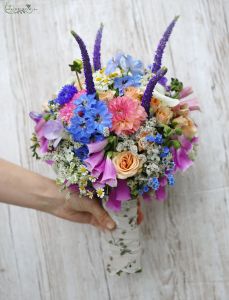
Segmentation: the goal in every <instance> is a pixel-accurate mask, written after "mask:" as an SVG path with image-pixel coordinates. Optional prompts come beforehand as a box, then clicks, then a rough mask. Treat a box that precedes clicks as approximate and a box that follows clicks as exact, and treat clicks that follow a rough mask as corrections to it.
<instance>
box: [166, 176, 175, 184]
mask: <svg viewBox="0 0 229 300" xmlns="http://www.w3.org/2000/svg"><path fill="white" fill-rule="evenodd" d="M167 180H168V184H169V185H174V184H175V178H174V176H173V174H168V175H167Z"/></svg>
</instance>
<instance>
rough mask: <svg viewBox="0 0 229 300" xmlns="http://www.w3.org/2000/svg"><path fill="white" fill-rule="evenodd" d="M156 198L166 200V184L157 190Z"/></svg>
mask: <svg viewBox="0 0 229 300" xmlns="http://www.w3.org/2000/svg"><path fill="white" fill-rule="evenodd" d="M155 195H156V200H158V201H164V200H165V199H166V196H167V195H166V190H165V187H164V186H160V187H159V189H158V190H157V191H155Z"/></svg>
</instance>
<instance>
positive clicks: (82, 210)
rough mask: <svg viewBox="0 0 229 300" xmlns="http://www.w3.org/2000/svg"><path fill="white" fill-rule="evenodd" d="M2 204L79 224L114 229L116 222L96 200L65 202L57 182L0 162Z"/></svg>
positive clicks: (82, 198) (76, 195) (73, 195)
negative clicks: (31, 209) (25, 208)
mask: <svg viewBox="0 0 229 300" xmlns="http://www.w3.org/2000/svg"><path fill="white" fill-rule="evenodd" d="M0 202H4V203H7V204H14V205H18V206H22V207H28V208H33V209H36V210H40V211H43V212H47V213H50V214H52V215H54V216H57V217H60V218H63V219H66V220H69V221H73V222H78V223H87V224H91V225H94V226H96V227H98V228H100V229H105V228H106V229H109V230H112V229H114V228H115V223H114V221H113V220H112V219H111V217H110V216H109V215H108V214H107V212H106V211H105V210H104V209H103V208H102V207H101V205H100V204H99V202H98V201H96V200H95V199H89V198H86V197H79V195H78V194H77V193H73V194H72V195H71V199H70V200H66V197H65V193H64V192H60V191H59V187H58V186H57V185H56V183H55V181H54V180H51V179H49V178H46V177H44V176H41V175H39V174H36V173H34V172H31V171H28V170H26V169H24V168H22V167H19V166H17V165H14V164H12V163H9V162H7V161H4V160H1V159H0Z"/></svg>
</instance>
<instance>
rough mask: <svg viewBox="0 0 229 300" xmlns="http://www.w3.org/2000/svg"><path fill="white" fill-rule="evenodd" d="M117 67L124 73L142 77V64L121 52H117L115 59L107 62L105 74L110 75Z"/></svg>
mask: <svg viewBox="0 0 229 300" xmlns="http://www.w3.org/2000/svg"><path fill="white" fill-rule="evenodd" d="M118 67H120V68H122V70H124V71H125V72H126V73H128V72H131V74H132V75H133V76H135V75H143V63H142V62H141V61H140V60H137V59H134V58H133V57H132V56H130V55H125V54H124V53H122V52H118V53H117V54H116V56H115V57H113V58H112V59H110V60H109V61H108V63H107V67H106V70H105V74H106V75H109V74H111V73H112V72H114V71H115V69H116V68H118Z"/></svg>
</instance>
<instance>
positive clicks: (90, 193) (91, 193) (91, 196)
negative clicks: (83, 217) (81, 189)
mask: <svg viewBox="0 0 229 300" xmlns="http://www.w3.org/2000/svg"><path fill="white" fill-rule="evenodd" d="M93 195H94V194H93V192H92V191H89V190H87V196H88V197H89V198H90V199H92V198H93Z"/></svg>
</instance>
